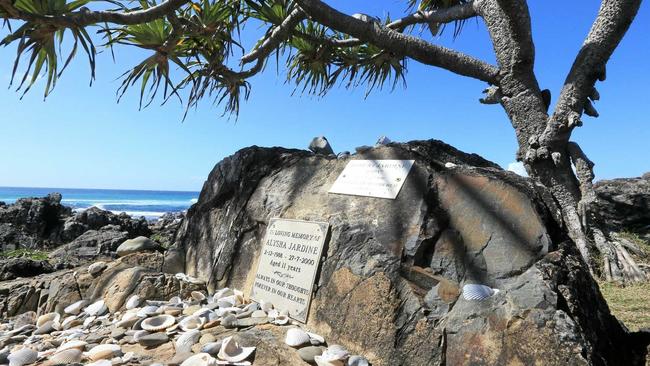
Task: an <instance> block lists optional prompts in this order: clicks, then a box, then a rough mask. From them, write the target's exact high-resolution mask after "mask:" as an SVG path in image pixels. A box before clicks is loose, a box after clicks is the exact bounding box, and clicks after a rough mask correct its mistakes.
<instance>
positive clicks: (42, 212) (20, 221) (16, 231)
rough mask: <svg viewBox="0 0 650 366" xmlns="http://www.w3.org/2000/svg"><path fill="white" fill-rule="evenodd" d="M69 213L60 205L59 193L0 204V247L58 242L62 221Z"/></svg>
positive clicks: (6, 248) (59, 241) (31, 245)
mask: <svg viewBox="0 0 650 366" xmlns="http://www.w3.org/2000/svg"><path fill="white" fill-rule="evenodd" d="M71 214H72V211H71V209H70V208H69V207H66V206H63V205H62V204H61V194H59V193H51V194H49V195H47V196H46V197H43V198H35V197H31V198H21V199H19V200H17V201H16V202H15V203H14V204H11V205H0V245H1V249H2V250H12V249H16V248H18V247H26V246H27V247H37V246H42V245H56V244H60V243H61V238H60V231H61V224H62V221H63V220H64V219H65V218H66V217H68V216H70V215H71Z"/></svg>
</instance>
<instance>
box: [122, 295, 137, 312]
mask: <svg viewBox="0 0 650 366" xmlns="http://www.w3.org/2000/svg"><path fill="white" fill-rule="evenodd" d="M139 305H140V296H138V295H133V296H131V297H129V299H128V300H126V305H125V306H124V307H125V308H127V309H129V310H131V309H135V308H137V307H138V306H139Z"/></svg>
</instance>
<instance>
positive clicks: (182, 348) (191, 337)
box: [176, 329, 201, 354]
mask: <svg viewBox="0 0 650 366" xmlns="http://www.w3.org/2000/svg"><path fill="white" fill-rule="evenodd" d="M200 336H201V332H200V331H198V330H196V329H194V330H190V331H189V332H185V333H183V334H181V335H180V337H178V339H176V354H180V353H187V352H191V351H192V346H193V345H194V344H195V343H196V342H198V341H199V337H200Z"/></svg>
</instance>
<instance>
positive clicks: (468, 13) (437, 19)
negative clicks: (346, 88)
mask: <svg viewBox="0 0 650 366" xmlns="http://www.w3.org/2000/svg"><path fill="white" fill-rule="evenodd" d="M476 15H477V14H476V10H475V9H474V1H469V2H467V3H465V4H461V5H455V6H452V7H449V8H444V9H437V10H429V11H418V12H415V13H413V14H410V15H407V16H405V17H403V18H400V19H397V20H395V21H393V22H390V23H388V24H386V28H389V29H393V30H396V31H398V32H402V31H403V30H404V28H406V27H408V26H410V25H414V24H421V23H432V22H433V23H441V24H444V23H450V22H453V21H457V20H464V19H469V18H472V17H475V16H476ZM332 43H333V44H334V45H335V46H338V47H354V46H358V45H360V44H363V43H364V42H363V41H362V40H360V39H358V38H348V39H340V40H332Z"/></svg>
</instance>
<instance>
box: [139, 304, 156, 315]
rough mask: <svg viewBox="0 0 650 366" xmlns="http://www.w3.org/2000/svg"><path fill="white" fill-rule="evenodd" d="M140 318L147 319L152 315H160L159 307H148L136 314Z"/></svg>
mask: <svg viewBox="0 0 650 366" xmlns="http://www.w3.org/2000/svg"><path fill="white" fill-rule="evenodd" d="M136 314H137V315H138V316H139V317H140V318H146V317H148V316H150V315H154V314H158V306H153V305H147V306H145V307H143V308H142V309H140V310H138V312H137V313H136Z"/></svg>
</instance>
